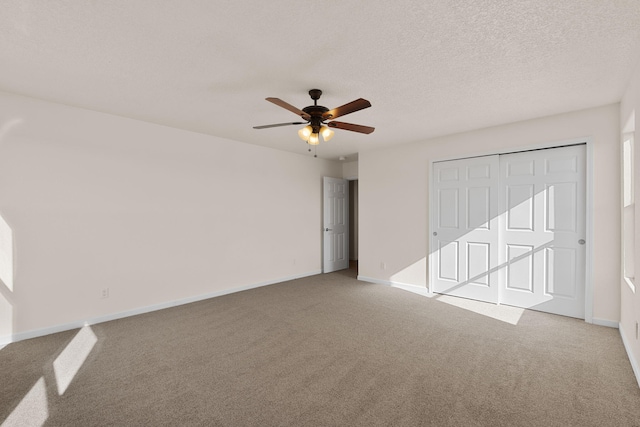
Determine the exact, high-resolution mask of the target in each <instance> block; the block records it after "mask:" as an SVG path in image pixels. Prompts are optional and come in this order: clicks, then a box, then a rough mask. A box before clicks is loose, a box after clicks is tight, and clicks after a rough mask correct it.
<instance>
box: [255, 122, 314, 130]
mask: <svg viewBox="0 0 640 427" xmlns="http://www.w3.org/2000/svg"><path fill="white" fill-rule="evenodd" d="M306 124H307V122H292V123H276V124H274V125H262V126H254V127H253V128H254V129H267V128H277V127H278V126H291V125H306Z"/></svg>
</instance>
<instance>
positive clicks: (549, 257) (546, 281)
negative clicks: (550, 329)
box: [499, 145, 586, 318]
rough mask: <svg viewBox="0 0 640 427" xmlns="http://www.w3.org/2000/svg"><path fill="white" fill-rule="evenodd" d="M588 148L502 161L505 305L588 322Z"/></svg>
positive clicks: (501, 254)
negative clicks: (586, 166)
mask: <svg viewBox="0 0 640 427" xmlns="http://www.w3.org/2000/svg"><path fill="white" fill-rule="evenodd" d="M585 158H586V147H585V145H577V146H569V147H561V148H554V149H547V150H536V151H529V152H523V153H514V154H505V155H501V156H500V187H501V188H500V200H499V204H500V211H501V212H503V213H502V215H501V216H500V228H499V230H500V236H499V241H500V246H499V248H500V251H499V258H500V263H501V265H502V266H503V267H502V268H501V269H500V278H499V283H500V291H499V300H500V302H501V303H503V304H508V305H514V306H518V307H524V308H531V309H536V310H541V311H546V312H550V313H556V314H562V315H565V316H572V317H579V318H584V294H585V292H584V290H585V255H586V251H585V247H586V244H585V243H586V242H585V232H586V228H585V226H586V224H585Z"/></svg>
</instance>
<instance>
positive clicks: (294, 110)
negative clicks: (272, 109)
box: [265, 98, 311, 120]
mask: <svg viewBox="0 0 640 427" xmlns="http://www.w3.org/2000/svg"><path fill="white" fill-rule="evenodd" d="M265 99H266V100H267V101H269V102H273V103H274V104H276V105H277V106H278V107H282V108H284V109H285V110H289V111H291V112H292V113H295V114H297V115H298V116H300V117H302V118H303V119H305V120H309V119H310V118H311V116H310V115H308V114H307V113H305V112H304V111H302V110H300V109H299V108H296V107H294V106H293V105H291V104H288V103H286V102H284V101H283V100H282V99H279V98H265Z"/></svg>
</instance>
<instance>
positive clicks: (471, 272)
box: [467, 242, 491, 286]
mask: <svg viewBox="0 0 640 427" xmlns="http://www.w3.org/2000/svg"><path fill="white" fill-rule="evenodd" d="M489 257H490V252H489V244H488V243H482V242H468V243H467V282H468V283H473V284H476V285H483V286H489V270H490V265H491V263H490V260H489Z"/></svg>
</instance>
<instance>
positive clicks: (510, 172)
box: [507, 160, 535, 177]
mask: <svg viewBox="0 0 640 427" xmlns="http://www.w3.org/2000/svg"><path fill="white" fill-rule="evenodd" d="M534 170H535V162H534V161H533V160H514V161H509V163H508V164H507V176H508V177H512V176H533V174H534Z"/></svg>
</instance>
